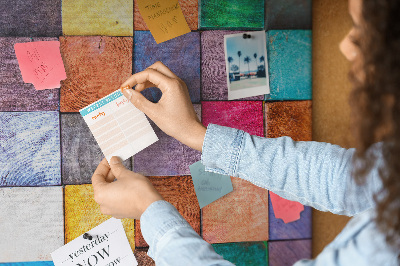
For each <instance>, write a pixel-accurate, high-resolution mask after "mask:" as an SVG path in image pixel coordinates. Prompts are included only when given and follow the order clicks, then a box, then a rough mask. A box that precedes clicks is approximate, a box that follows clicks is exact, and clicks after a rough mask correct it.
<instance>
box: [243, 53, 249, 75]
mask: <svg viewBox="0 0 400 266" xmlns="http://www.w3.org/2000/svg"><path fill="white" fill-rule="evenodd" d="M244 62H245V63H246V64H247V66H248V68H249V73H248V76H249V77H250V62H251V58H250V56H246V57H245V58H244Z"/></svg>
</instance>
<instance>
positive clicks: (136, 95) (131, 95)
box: [122, 89, 154, 115]
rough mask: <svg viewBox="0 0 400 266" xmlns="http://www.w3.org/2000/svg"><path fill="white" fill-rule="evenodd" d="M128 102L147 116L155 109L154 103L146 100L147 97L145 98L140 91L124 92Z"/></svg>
mask: <svg viewBox="0 0 400 266" xmlns="http://www.w3.org/2000/svg"><path fill="white" fill-rule="evenodd" d="M122 93H123V94H124V96H125V97H126V98H128V100H129V101H130V102H131V103H133V105H134V106H135V107H136V108H137V109H139V110H140V111H142V112H143V113H145V114H146V115H147V113H148V111H149V110H151V108H152V107H153V105H154V103H152V102H150V101H149V100H147V99H146V97H144V96H143V94H141V93H140V92H138V91H135V90H133V89H125V90H123V92H122Z"/></svg>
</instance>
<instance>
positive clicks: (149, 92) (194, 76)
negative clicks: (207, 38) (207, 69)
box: [134, 31, 200, 103]
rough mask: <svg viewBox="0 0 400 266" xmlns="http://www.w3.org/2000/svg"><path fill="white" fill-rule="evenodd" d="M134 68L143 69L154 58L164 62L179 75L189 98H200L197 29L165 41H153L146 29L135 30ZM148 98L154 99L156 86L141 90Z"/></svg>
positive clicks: (135, 69)
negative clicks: (158, 42) (187, 90)
mask: <svg viewBox="0 0 400 266" xmlns="http://www.w3.org/2000/svg"><path fill="white" fill-rule="evenodd" d="M134 39H135V58H134V72H135V73H136V72H140V71H143V70H145V69H146V68H147V67H149V66H150V65H152V64H154V63H155V62H157V61H161V62H163V63H164V64H165V65H166V66H167V67H169V68H170V69H171V70H172V72H174V73H175V74H176V75H177V76H178V77H179V78H181V79H182V80H183V81H184V82H185V83H186V85H187V87H188V89H189V95H190V99H191V100H192V102H194V103H198V102H200V33H199V32H190V33H187V34H185V35H182V36H179V37H177V38H174V39H172V40H169V41H167V42H163V43H160V44H156V42H155V41H154V38H153V36H152V35H151V33H150V32H149V31H137V32H135V37H134ZM143 95H145V96H146V98H147V99H149V100H151V101H153V102H157V101H158V100H159V99H160V98H161V91H160V90H159V89H155V88H150V89H146V90H145V91H144V92H143Z"/></svg>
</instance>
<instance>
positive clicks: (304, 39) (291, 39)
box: [265, 30, 312, 100]
mask: <svg viewBox="0 0 400 266" xmlns="http://www.w3.org/2000/svg"><path fill="white" fill-rule="evenodd" d="M311 45H312V33H311V30H271V31H268V34H267V52H268V70H269V86H270V91H271V94H270V95H266V97H265V100H311V98H312V54H311Z"/></svg>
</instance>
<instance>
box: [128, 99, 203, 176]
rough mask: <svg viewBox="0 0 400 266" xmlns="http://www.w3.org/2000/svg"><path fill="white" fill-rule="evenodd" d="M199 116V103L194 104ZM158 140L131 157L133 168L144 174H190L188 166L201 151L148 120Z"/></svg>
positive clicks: (198, 156) (198, 158) (197, 157)
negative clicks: (169, 134) (178, 139)
mask: <svg viewBox="0 0 400 266" xmlns="http://www.w3.org/2000/svg"><path fill="white" fill-rule="evenodd" d="M194 109H195V111H196V113H197V116H198V117H199V118H200V117H201V105H200V104H194ZM150 124H151V126H152V128H153V129H154V131H155V133H156V135H157V137H158V139H159V140H158V141H157V142H155V143H154V144H152V145H150V146H149V147H147V148H146V149H144V150H142V151H140V152H139V153H137V154H135V156H134V157H133V158H134V160H133V169H134V171H135V172H138V173H141V174H143V175H145V176H159V175H166V176H168V175H171V176H174V175H190V170H189V166H190V165H191V164H194V163H195V162H197V161H200V159H201V153H200V152H199V151H197V150H194V149H192V148H190V147H188V146H186V145H184V144H182V143H180V142H179V141H177V140H176V139H174V138H172V137H170V136H168V135H167V134H165V133H164V132H163V131H162V130H161V129H160V128H159V127H157V126H156V125H155V124H154V123H153V122H152V121H150Z"/></svg>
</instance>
